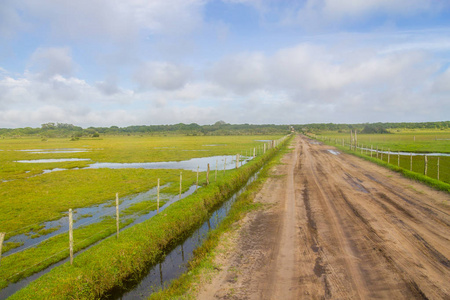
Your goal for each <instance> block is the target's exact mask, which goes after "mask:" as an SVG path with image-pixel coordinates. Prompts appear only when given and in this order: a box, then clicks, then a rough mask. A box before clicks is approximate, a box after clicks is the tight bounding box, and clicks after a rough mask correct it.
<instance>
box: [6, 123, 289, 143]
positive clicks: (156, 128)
mask: <svg viewBox="0 0 450 300" xmlns="http://www.w3.org/2000/svg"><path fill="white" fill-rule="evenodd" d="M287 131H288V127H287V126H286V125H273V124H266V125H250V124H236V125H234V124H228V123H225V122H223V121H218V122H216V123H215V124H213V125H198V124H196V123H191V124H183V123H179V124H173V125H139V126H128V127H117V126H111V127H89V128H86V129H83V128H81V127H79V126H75V125H72V124H65V123H52V122H49V123H45V124H42V125H41V128H31V127H26V128H15V129H8V128H0V136H4V137H23V136H39V137H40V138H41V139H43V140H47V139H50V138H57V137H65V138H70V140H72V141H77V140H79V139H82V138H101V137H102V136H104V135H149V134H151V135H173V134H175V135H180V134H183V135H192V136H204V135H215V136H217V135H269V134H272V135H273V134H275V135H284V134H286V133H287Z"/></svg>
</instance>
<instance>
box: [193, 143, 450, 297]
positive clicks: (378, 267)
mask: <svg viewBox="0 0 450 300" xmlns="http://www.w3.org/2000/svg"><path fill="white" fill-rule="evenodd" d="M329 150H336V149H334V148H333V147H330V146H326V145H322V144H319V143H318V142H316V141H313V140H309V139H307V138H306V137H303V136H298V137H296V139H295V141H294V143H293V149H292V152H291V153H289V154H287V155H286V156H285V157H284V158H283V162H284V164H282V165H279V166H277V167H276V169H275V170H273V173H274V176H273V177H272V178H270V179H269V180H268V181H267V182H266V183H265V185H264V187H263V189H262V190H261V192H260V193H259V194H258V195H257V197H256V199H255V201H258V202H261V203H264V204H266V205H264V206H263V207H264V209H262V210H259V211H257V212H254V213H250V214H249V215H248V216H247V217H246V218H245V219H244V220H243V221H242V223H241V227H240V229H239V230H238V231H237V232H236V233H235V236H234V238H233V237H231V240H232V241H233V242H231V243H228V245H227V246H226V247H225V250H226V251H223V253H222V254H221V255H218V256H217V259H216V263H217V265H218V269H219V271H217V272H216V273H215V274H213V277H212V278H211V279H209V280H208V282H207V283H205V284H204V285H203V286H201V287H200V292H199V294H198V298H199V299H283V300H287V299H371V298H381V299H450V261H449V259H450V197H449V195H448V194H446V193H443V192H437V191H434V190H432V189H430V188H428V187H426V186H424V185H422V184H420V183H416V182H414V181H411V180H408V179H405V178H403V177H402V176H400V175H399V174H397V173H394V172H392V171H389V170H387V169H385V168H382V167H379V166H377V165H374V164H372V163H369V162H367V161H364V160H362V159H359V158H357V157H353V156H351V155H346V154H341V153H335V152H334V153H333V151H329Z"/></svg>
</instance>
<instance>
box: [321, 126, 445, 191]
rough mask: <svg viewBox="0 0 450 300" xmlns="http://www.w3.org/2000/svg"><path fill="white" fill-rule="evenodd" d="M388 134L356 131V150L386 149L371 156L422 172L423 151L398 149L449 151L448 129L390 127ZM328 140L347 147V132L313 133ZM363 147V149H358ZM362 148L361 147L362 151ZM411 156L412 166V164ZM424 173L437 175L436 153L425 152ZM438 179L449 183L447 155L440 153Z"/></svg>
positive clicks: (367, 152)
mask: <svg viewBox="0 0 450 300" xmlns="http://www.w3.org/2000/svg"><path fill="white" fill-rule="evenodd" d="M391 132H392V133H390V134H358V135H357V138H358V150H357V152H358V153H359V154H362V155H365V156H371V155H370V151H368V149H371V148H372V149H373V150H375V149H378V150H380V151H384V152H386V151H387V152H391V154H387V153H383V154H381V153H379V154H378V156H377V155H376V153H375V152H372V157H373V158H377V159H378V160H380V161H383V162H386V163H389V165H392V166H396V167H400V168H402V169H404V170H407V171H412V172H414V173H417V174H421V175H425V174H424V173H425V157H424V155H413V156H412V159H411V156H410V155H400V156H398V152H406V153H413V154H426V153H443V154H450V130H423V129H422V130H401V129H396V130H391ZM313 136H316V137H318V138H319V139H321V140H324V139H325V140H326V141H327V142H328V143H329V144H331V145H333V144H337V145H339V146H342V140H344V142H345V145H346V146H345V147H346V148H349V143H350V133H340V132H330V131H324V132H320V133H317V135H313ZM361 148H363V149H361ZM361 150H362V151H361ZM411 160H412V168H411ZM427 160H428V161H427V174H426V176H427V177H429V178H432V179H438V156H431V155H430V156H427ZM439 181H442V182H444V183H447V184H448V183H450V156H439Z"/></svg>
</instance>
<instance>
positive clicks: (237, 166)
mask: <svg viewBox="0 0 450 300" xmlns="http://www.w3.org/2000/svg"><path fill="white" fill-rule="evenodd" d="M237 168H239V153H238V154H236V169H237Z"/></svg>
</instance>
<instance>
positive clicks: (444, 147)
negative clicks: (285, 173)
mask: <svg viewBox="0 0 450 300" xmlns="http://www.w3.org/2000/svg"><path fill="white" fill-rule="evenodd" d="M317 135H318V136H325V137H329V138H331V139H333V140H334V139H338V140H342V139H345V141H346V143H349V140H350V133H349V132H345V133H341V132H336V131H323V132H320V133H317ZM357 137H358V144H363V145H367V146H369V148H370V145H373V147H374V148H376V147H377V146H378V148H379V149H381V148H384V149H385V150H387V149H388V148H390V149H391V151H404V152H418V153H430V152H438V153H450V130H424V129H421V130H411V129H409V130H402V129H393V130H391V133H390V134H360V133H358V134H357Z"/></svg>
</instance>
